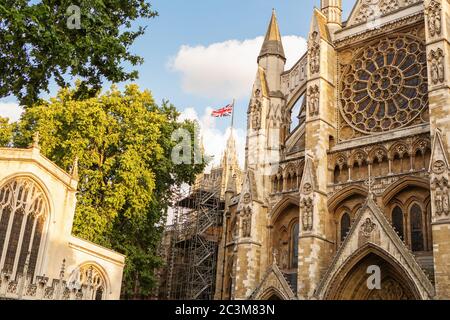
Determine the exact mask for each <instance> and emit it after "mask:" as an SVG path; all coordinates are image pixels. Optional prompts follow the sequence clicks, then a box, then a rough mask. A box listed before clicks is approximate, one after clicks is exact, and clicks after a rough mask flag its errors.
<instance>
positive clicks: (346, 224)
mask: <svg viewBox="0 0 450 320" xmlns="http://www.w3.org/2000/svg"><path fill="white" fill-rule="evenodd" d="M350 224H351V220H350V215H349V214H348V213H347V212H346V213H344V214H343V215H342V217H341V242H343V241H344V240H345V237H346V236H347V233H348V232H349V231H350Z"/></svg>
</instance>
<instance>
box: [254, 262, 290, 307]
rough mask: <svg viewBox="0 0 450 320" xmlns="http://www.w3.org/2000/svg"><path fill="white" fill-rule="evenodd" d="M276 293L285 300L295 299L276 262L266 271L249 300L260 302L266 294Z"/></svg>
mask: <svg viewBox="0 0 450 320" xmlns="http://www.w3.org/2000/svg"><path fill="white" fill-rule="evenodd" d="M270 292H276V293H278V294H280V295H282V297H281V298H283V299H285V300H292V299H295V298H296V297H295V294H294V292H293V291H292V289H291V287H290V286H289V284H288V282H287V281H286V278H285V277H284V276H283V273H282V272H281V271H280V269H279V268H278V266H277V264H276V262H275V263H274V264H273V265H272V266H271V267H270V268H269V269H268V270H267V271H266V274H265V275H264V277H263V280H262V281H261V283H260V284H259V286H258V287H257V288H256V289H255V291H253V293H252V294H251V295H250V297H249V299H250V300H262V299H264V298H266V297H265V295H266V294H267V293H270Z"/></svg>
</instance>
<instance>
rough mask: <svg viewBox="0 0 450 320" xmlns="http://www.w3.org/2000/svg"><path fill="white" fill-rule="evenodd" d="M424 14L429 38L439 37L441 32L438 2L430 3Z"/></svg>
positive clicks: (440, 10)
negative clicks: (426, 19)
mask: <svg viewBox="0 0 450 320" xmlns="http://www.w3.org/2000/svg"><path fill="white" fill-rule="evenodd" d="M425 13H426V14H427V18H428V32H429V33H430V36H432V37H434V36H439V35H441V31H442V17H441V14H442V9H441V4H440V3H439V2H438V1H435V0H433V1H431V2H430V4H429V5H428V7H427V8H426V9H425Z"/></svg>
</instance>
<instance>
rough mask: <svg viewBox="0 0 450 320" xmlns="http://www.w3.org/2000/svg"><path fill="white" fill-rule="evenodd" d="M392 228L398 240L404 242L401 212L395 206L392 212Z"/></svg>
mask: <svg viewBox="0 0 450 320" xmlns="http://www.w3.org/2000/svg"><path fill="white" fill-rule="evenodd" d="M392 226H393V227H394V228H395V231H397V233H398V235H399V237H400V239H402V240H404V238H405V234H404V228H403V211H402V209H401V208H400V207H399V206H396V207H395V208H394V210H393V211H392Z"/></svg>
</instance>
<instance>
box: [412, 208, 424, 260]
mask: <svg viewBox="0 0 450 320" xmlns="http://www.w3.org/2000/svg"><path fill="white" fill-rule="evenodd" d="M410 222H411V249H412V251H414V252H417V251H423V250H424V245H423V219H422V208H421V207H420V206H419V205H418V204H417V203H415V204H414V205H413V206H412V207H411V210H410Z"/></svg>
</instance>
